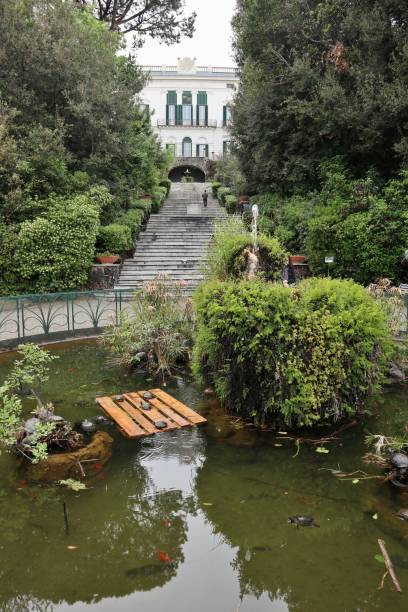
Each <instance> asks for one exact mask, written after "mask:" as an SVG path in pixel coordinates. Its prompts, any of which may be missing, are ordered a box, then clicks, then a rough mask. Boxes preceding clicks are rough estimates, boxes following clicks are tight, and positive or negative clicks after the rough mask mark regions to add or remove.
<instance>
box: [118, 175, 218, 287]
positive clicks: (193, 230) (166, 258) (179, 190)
mask: <svg viewBox="0 0 408 612" xmlns="http://www.w3.org/2000/svg"><path fill="white" fill-rule="evenodd" d="M205 188H207V191H208V192H209V197H208V206H207V208H204V207H203V205H202V198H201V194H202V192H203V191H204V189H205ZM226 216H227V214H226V212H225V209H224V208H222V207H220V205H219V204H218V201H217V200H216V199H215V198H213V197H212V196H211V190H210V187H209V185H204V184H203V183H173V185H172V188H171V192H170V195H169V197H168V198H167V200H166V201H165V203H164V204H163V206H162V208H161V210H160V212H159V213H158V214H156V215H151V216H150V219H149V221H148V224H147V227H146V230H145V231H144V232H142V233H141V234H140V236H139V238H138V241H137V243H136V250H135V253H134V255H133V257H132V258H131V259H126V260H125V261H124V263H123V267H122V270H121V274H120V278H119V282H118V285H117V288H119V289H125V288H131V289H137V288H139V287H140V286H141V285H142V284H143V283H144V282H146V281H151V280H153V279H154V277H155V276H157V275H158V274H161V273H164V274H166V275H168V277H169V279H171V280H179V281H184V282H185V283H186V293H192V292H193V291H194V289H195V288H196V287H197V286H198V285H199V283H200V282H201V280H202V278H203V276H202V272H201V270H200V267H201V265H202V262H203V260H204V259H205V255H206V251H207V248H208V245H209V243H210V241H211V238H212V234H213V228H214V222H215V220H217V219H222V218H225V217H226Z"/></svg>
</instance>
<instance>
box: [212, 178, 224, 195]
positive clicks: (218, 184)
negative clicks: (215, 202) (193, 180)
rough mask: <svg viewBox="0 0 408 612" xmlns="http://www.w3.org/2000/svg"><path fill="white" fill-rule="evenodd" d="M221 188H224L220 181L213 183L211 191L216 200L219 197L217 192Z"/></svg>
mask: <svg viewBox="0 0 408 612" xmlns="http://www.w3.org/2000/svg"><path fill="white" fill-rule="evenodd" d="M220 187H222V184H221V183H220V182H219V181H214V182H213V183H211V191H212V194H213V196H214V198H216V197H217V192H218V189H219V188H220Z"/></svg>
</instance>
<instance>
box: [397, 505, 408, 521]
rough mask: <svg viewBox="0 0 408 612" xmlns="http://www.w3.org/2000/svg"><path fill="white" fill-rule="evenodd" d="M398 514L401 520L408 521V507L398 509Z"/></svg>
mask: <svg viewBox="0 0 408 612" xmlns="http://www.w3.org/2000/svg"><path fill="white" fill-rule="evenodd" d="M396 516H397V517H398V518H399V519H401V521H408V509H407V508H401V510H398V512H397V513H396Z"/></svg>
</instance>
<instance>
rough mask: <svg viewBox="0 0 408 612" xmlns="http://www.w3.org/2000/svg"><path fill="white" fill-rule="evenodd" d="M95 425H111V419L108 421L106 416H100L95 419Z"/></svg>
mask: <svg viewBox="0 0 408 612" xmlns="http://www.w3.org/2000/svg"><path fill="white" fill-rule="evenodd" d="M94 421H95V423H99V424H101V425H107V424H108V423H110V422H111V421H110V419H108V418H107V417H106V416H104V415H103V414H98V415H97V416H96V417H95V419H94Z"/></svg>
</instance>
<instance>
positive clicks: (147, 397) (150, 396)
mask: <svg viewBox="0 0 408 612" xmlns="http://www.w3.org/2000/svg"><path fill="white" fill-rule="evenodd" d="M155 397H156V396H155V395H154V394H153V393H152V392H151V391H146V392H145V393H143V399H145V400H152V399H154V398H155Z"/></svg>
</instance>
